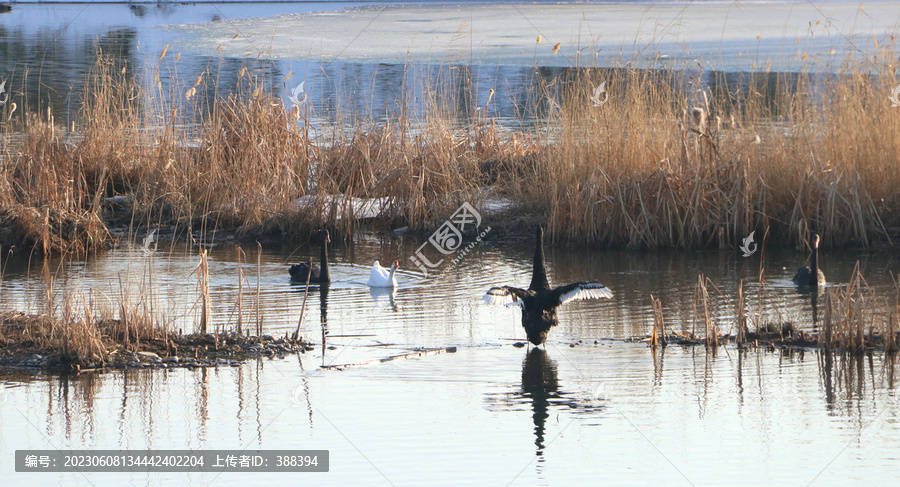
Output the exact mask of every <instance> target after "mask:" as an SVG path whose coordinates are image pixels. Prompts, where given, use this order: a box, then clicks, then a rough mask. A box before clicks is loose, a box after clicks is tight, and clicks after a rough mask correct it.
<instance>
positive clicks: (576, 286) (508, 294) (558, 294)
mask: <svg viewBox="0 0 900 487" xmlns="http://www.w3.org/2000/svg"><path fill="white" fill-rule="evenodd" d="M536 239H537V241H536V242H535V248H534V263H533V269H532V274H531V284H530V285H529V286H528V289H520V288H517V287H512V286H502V287H492V288H490V289H488V292H487V293H486V294H485V295H484V300H485V302H487V303H488V304H505V305H507V306H510V305H518V306H521V307H522V326H523V327H524V328H525V334H526V335H528V341H530V342H531V343H533V344H535V345H540V344H541V343H544V340H546V339H547V333H549V332H550V328H551V327H553V326H556V324H557V323H558V320H557V317H556V308H557V307H558V306H559V305H561V304H564V303H567V302H569V301H574V300H576V299H599V298H611V297H612V296H613V294H612V292H611V291H610V290H609V289H608V288H607V287H606V286H604V285H603V284H599V283H596V282H583V281H582V282H573V283H572V284H566V285H565V286H559V287H556V288H551V287H550V282H549V281H548V280H547V270H546V268H545V267H544V230H543V229H542V228H541V226H540V225H538V227H537V232H536Z"/></svg>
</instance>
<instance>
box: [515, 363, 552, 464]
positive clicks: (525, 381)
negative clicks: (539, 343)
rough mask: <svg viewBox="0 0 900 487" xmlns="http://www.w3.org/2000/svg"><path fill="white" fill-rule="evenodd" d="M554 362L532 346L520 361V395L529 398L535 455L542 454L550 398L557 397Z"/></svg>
mask: <svg viewBox="0 0 900 487" xmlns="http://www.w3.org/2000/svg"><path fill="white" fill-rule="evenodd" d="M558 389H559V380H558V379H557V372H556V362H555V361H554V360H551V359H550V358H549V357H548V356H547V352H546V351H545V350H543V349H540V348H537V347H535V348H532V349H531V351H529V352H528V355H526V356H525V360H524V361H522V396H523V397H526V398H528V399H530V400H531V409H532V411H533V414H532V418H533V419H534V436H535V440H534V444H535V445H536V446H537V452H536V454H537V455H543V454H544V447H545V445H544V431H545V423H546V421H547V418H548V417H550V413H549V412H548V410H549V408H550V400H551V399H552V398H557V397H559V394H558Z"/></svg>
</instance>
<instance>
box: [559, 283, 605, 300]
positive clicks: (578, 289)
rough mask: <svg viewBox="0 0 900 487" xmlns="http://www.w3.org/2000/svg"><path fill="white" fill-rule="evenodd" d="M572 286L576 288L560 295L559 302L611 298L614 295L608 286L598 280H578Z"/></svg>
mask: <svg viewBox="0 0 900 487" xmlns="http://www.w3.org/2000/svg"><path fill="white" fill-rule="evenodd" d="M572 286H573V287H574V288H573V289H572V290H571V291H568V292H565V293H563V294H561V295H560V296H559V304H564V303H568V302H569V301H576V300H579V299H609V298H612V297H613V293H612V291H610V290H609V288H608V287H606V286H604V285H603V284H599V283H596V282H577V283H575V284H572Z"/></svg>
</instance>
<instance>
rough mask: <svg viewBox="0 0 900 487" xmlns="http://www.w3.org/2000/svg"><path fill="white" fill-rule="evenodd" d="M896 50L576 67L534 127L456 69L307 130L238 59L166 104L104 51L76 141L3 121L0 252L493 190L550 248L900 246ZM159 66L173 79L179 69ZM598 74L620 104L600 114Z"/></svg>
mask: <svg viewBox="0 0 900 487" xmlns="http://www.w3.org/2000/svg"><path fill="white" fill-rule="evenodd" d="M892 55H893V54H892V53H889V52H885V53H880V54H879V55H878V56H876V61H877V62H876V63H875V64H872V61H871V60H867V63H861V64H859V65H857V66H853V65H849V66H847V67H846V68H844V69H843V70H842V71H841V72H840V73H839V74H836V75H829V76H823V77H819V78H816V79H811V77H810V76H808V75H806V74H802V73H801V74H793V73H781V74H774V73H754V74H747V75H746V76H745V77H744V79H741V80H738V81H735V80H733V79H731V80H730V79H729V78H727V77H726V76H725V75H722V74H717V75H713V77H712V78H711V80H709V81H708V82H707V83H706V87H705V88H702V89H700V88H697V86H700V85H699V84H697V83H696V81H697V80H698V79H699V78H697V77H696V76H694V75H690V76H685V73H683V72H680V71H670V70H651V69H635V68H632V67H627V68H620V69H604V70H598V69H571V70H564V71H562V73H561V74H560V75H559V76H557V77H556V78H554V79H550V80H545V81H543V82H540V83H536V84H535V85H534V88H533V93H530V94H529V99H530V100H531V101H530V102H528V103H527V104H526V106H524V107H523V108H522V109H523V110H525V111H529V110H530V111H532V112H533V114H534V115H535V117H536V118H537V119H538V120H539V122H538V125H539V126H538V127H537V129H536V130H533V131H515V130H506V129H504V128H503V127H502V126H501V125H500V123H499V122H498V121H497V120H494V119H492V118H491V117H490V116H489V115H488V114H489V113H490V112H489V110H488V108H489V105H490V103H491V102H490V99H491V97H488V102H487V104H486V105H485V106H476V105H475V102H474V101H473V100H476V99H477V97H476V96H474V95H473V94H474V93H475V92H476V91H477V89H476V86H475V84H473V83H474V81H472V79H471V78H472V77H471V74H470V73H467V72H466V70H465V69H462V68H459V69H454V70H449V69H448V70H446V71H447V72H451V71H452V72H453V73H456V74H453V75H452V76H453V79H452V81H453V82H454V83H469V86H468V88H467V89H468V93H469V94H468V95H459V94H458V93H457V92H458V91H459V90H450V89H446V88H445V87H443V86H442V85H440V84H439V83H438V82H435V83H434V84H426V86H424V87H423V90H422V93H423V97H424V99H425V100H426V103H425V105H426V106H425V113H424V115H422V116H421V118H416V119H414V118H413V116H412V115H410V112H411V110H410V109H409V107H407V106H406V104H407V103H409V101H408V100H409V99H410V98H412V96H413V94H412V93H407V94H405V95H403V96H400V97H399V99H400V100H402V101H401V102H400V103H401V105H400V106H398V107H397V110H396V112H394V113H393V114H392V115H390V116H388V117H387V119H386V120H385V121H383V122H379V123H374V122H369V123H362V124H361V123H359V122H358V121H351V122H348V123H349V125H350V127H349V129H347V127H339V126H331V127H329V126H328V125H327V124H324V123H322V124H320V126H315V125H314V124H313V122H312V121H311V120H312V118H311V116H310V114H309V110H310V108H309V106H308V105H307V106H305V107H302V108H288V107H286V106H285V105H284V104H283V103H282V101H281V99H280V98H279V97H277V96H276V95H275V93H274V92H273V89H272V86H273V85H274V84H275V83H272V82H271V80H269V79H267V78H266V76H268V75H267V74H266V73H265V72H264V71H262V70H255V69H252V68H245V69H243V70H242V71H241V73H240V75H239V76H238V81H237V85H236V86H234V87H233V89H232V90H231V92H230V94H227V95H222V96H215V95H216V90H218V89H219V88H218V85H217V82H216V80H214V79H212V78H213V76H211V73H209V72H205V73H203V74H201V75H200V76H198V77H196V79H194V78H192V79H191V80H188V81H187V82H186V83H185V84H183V85H182V84H180V83H181V82H179V81H178V80H177V79H176V81H172V82H171V83H169V84H167V85H166V86H168V92H163V88H161V87H162V86H163V85H162V83H161V81H160V79H161V78H162V76H161V73H157V74H156V75H155V76H157V78H155V79H153V80H152V81H153V82H152V83H150V85H151V86H154V87H156V88H154V89H153V90H152V91H151V92H145V91H143V90H142V88H141V87H140V86H141V85H140V84H139V83H138V80H135V79H133V78H130V77H129V75H128V74H127V70H126V69H125V68H126V67H124V66H121V65H118V64H116V63H114V62H113V61H112V60H111V59H110V58H109V57H107V56H104V55H102V54H101V55H100V56H99V57H98V60H97V63H96V65H95V67H94V69H93V70H92V71H91V73H90V74H89V76H88V78H87V79H86V81H85V85H86V86H85V93H86V95H85V97H84V99H83V101H82V106H81V111H80V116H79V119H78V120H79V121H78V123H77V124H76V126H74V127H73V128H74V130H75V132H72V133H67V132H66V131H65V130H64V129H63V128H60V127H58V126H57V124H56V122H55V121H54V117H53V114H52V113H40V114H38V113H22V111H19V112H16V114H15V116H13V117H12V118H11V120H10V123H9V124H7V125H5V126H4V127H5V128H4V131H5V132H6V134H7V135H9V134H11V133H13V131H17V132H20V133H22V134H24V138H23V139H22V142H21V143H20V144H19V145H16V146H15V147H14V146H13V145H12V143H11V142H8V141H7V140H6V139H4V142H3V148H2V153H3V156H4V157H5V158H6V159H7V160H8V161H9V162H8V163H7V164H4V165H3V167H2V169H0V203H2V204H0V223H2V225H0V227H2V228H3V230H2V231H0V245H4V246H5V247H6V248H9V247H10V246H13V245H15V246H16V248H20V249H21V248H37V249H43V248H46V249H47V251H48V252H64V253H65V252H73V253H80V254H83V253H87V252H91V251H94V250H97V249H99V248H101V247H102V246H103V244H104V242H105V241H106V240H108V239H109V236H108V234H107V233H106V229H105V226H104V217H108V216H109V205H108V203H107V199H108V198H111V197H114V196H126V197H127V198H129V199H128V201H129V207H128V208H127V210H128V211H129V212H130V215H131V219H133V221H134V223H136V224H149V223H154V224H170V225H176V226H181V228H183V229H185V230H192V231H196V230H200V231H202V232H203V233H204V234H205V233H206V231H210V230H214V229H216V228H223V227H228V228H234V229H236V230H237V231H238V233H239V234H242V235H247V236H252V235H259V234H265V233H272V232H276V233H280V234H281V235H284V236H286V237H289V238H293V237H297V236H299V235H305V234H306V232H305V231H303V230H305V229H307V228H310V227H313V226H315V227H320V226H322V225H327V226H329V227H332V228H335V229H336V230H337V231H339V232H344V233H349V232H351V231H352V230H353V229H354V228H355V226H356V225H357V218H358V217H359V216H360V215H358V214H355V212H356V210H357V209H358V208H357V207H355V206H354V205H352V204H349V202H350V201H351V200H350V198H385V201H386V204H385V206H384V208H383V211H382V212H381V213H380V215H379V216H378V219H379V220H380V221H383V222H387V223H391V224H396V225H398V226H399V225H411V226H413V227H427V226H429V225H434V223H433V222H440V221H443V219H444V218H445V217H446V216H447V215H448V214H449V213H450V212H452V211H453V209H455V208H456V207H457V206H458V205H459V203H460V202H461V201H470V202H473V203H477V202H478V200H479V199H480V198H482V196H479V195H482V194H483V192H481V191H477V189H478V188H479V187H482V186H485V185H490V186H492V188H493V192H494V194H499V195H502V196H505V197H507V198H510V199H512V200H513V201H514V202H515V203H516V208H517V210H515V211H518V212H519V214H520V215H528V216H531V217H535V218H538V219H541V220H548V223H547V225H548V233H549V234H550V235H551V237H552V238H554V239H557V240H559V239H561V240H566V241H573V242H578V243H585V244H590V245H604V246H613V247H627V248H660V247H670V248H705V247H712V248H725V247H727V246H730V245H734V244H735V243H736V242H739V239H740V238H743V237H744V236H746V235H747V234H748V233H749V232H750V231H752V230H765V231H767V232H768V235H769V242H768V243H769V244H770V245H779V244H780V245H786V244H794V243H796V242H799V241H802V240H803V239H804V238H806V237H808V233H810V232H811V231H813V230H814V231H816V232H818V233H819V234H821V235H822V236H823V242H824V243H825V244H826V245H835V246H838V245H864V246H865V245H871V244H872V243H873V242H875V241H878V242H890V243H892V240H891V239H892V236H893V235H894V233H896V231H895V230H896V228H900V194H898V193H897V192H896V191H895V188H896V187H898V186H900V173H898V172H897V171H896V170H894V168H895V167H896V165H897V163H898V161H900V135H898V134H900V126H898V124H900V119H897V117H894V116H892V113H891V112H890V110H891V106H890V103H888V102H887V101H886V98H885V94H888V93H890V91H891V90H890V88H891V87H890V86H889V85H890V84H891V83H892V82H893V76H892V75H891V73H892V71H891V69H892V68H891V65H890V60H891V58H892ZM623 61H624V60H623ZM160 62H161V66H164V67H167V68H168V69H170V70H171V71H172V72H171V73H169V75H170V76H173V75H174V74H177V60H175V61H170V60H169V58H166V56H165V54H164V55H163V56H161V57H160ZM165 63H168V64H165ZM878 63H880V64H878ZM623 64H625V63H623ZM164 67H160V68H159V69H160V70H161V69H164ZM872 70H874V71H875V72H874V74H870V73H869V72H871V71H872ZM448 76H451V75H448ZM445 77H446V76H445ZM439 78H440V77H439ZM601 82H603V83H605V85H604V87H605V88H606V90H607V92H606V93H607V95H608V98H606V101H605V102H604V103H603V104H602V105H597V104H595V103H592V102H591V96H592V93H593V91H594V89H595V88H594V87H596V86H598V84H599V83H601ZM428 83H431V82H428ZM402 89H405V90H412V88H409V87H404V88H402ZM460 106H462V107H463V108H462V110H463V112H464V113H471V114H474V115H469V116H467V117H463V118H465V119H466V120H467V122H466V124H467V125H465V126H463V127H459V126H458V124H454V123H453V122H451V120H455V119H459V118H460V110H461V109H460V108H459V107H460ZM872 120H878V121H879V123H877V124H873V123H871V121H872ZM335 195H343V198H336V197H334V196H335ZM512 216H513V217H511V218H508V219H507V221H508V222H510V224H513V223H514V222H517V221H520V220H519V219H517V218H514V216H515V215H512Z"/></svg>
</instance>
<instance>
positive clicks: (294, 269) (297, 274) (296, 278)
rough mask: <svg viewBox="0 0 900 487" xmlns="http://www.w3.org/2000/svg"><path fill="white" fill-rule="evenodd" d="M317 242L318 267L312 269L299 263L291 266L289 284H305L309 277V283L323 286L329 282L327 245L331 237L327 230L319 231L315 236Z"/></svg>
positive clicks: (304, 263) (305, 264) (314, 266)
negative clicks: (318, 248) (318, 249)
mask: <svg viewBox="0 0 900 487" xmlns="http://www.w3.org/2000/svg"><path fill="white" fill-rule="evenodd" d="M316 240H317V241H318V242H319V247H320V249H321V253H320V255H319V262H320V264H319V265H315V264H313V266H312V269H310V268H309V264H307V263H306V262H301V263H299V264H294V265H292V266H291V282H299V283H304V284H305V283H306V276H307V275H309V282H310V283H316V284H323V283H326V282H331V274H329V273H328V244H329V243H330V242H331V236H330V235H329V234H328V230H320V231H319V233H318V234H317V235H316Z"/></svg>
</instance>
